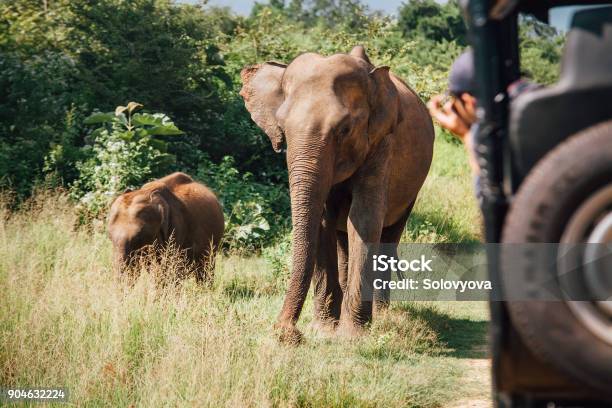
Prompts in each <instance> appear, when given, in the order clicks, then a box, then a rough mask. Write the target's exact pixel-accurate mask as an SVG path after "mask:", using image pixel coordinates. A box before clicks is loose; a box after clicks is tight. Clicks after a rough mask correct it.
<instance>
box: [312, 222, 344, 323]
mask: <svg viewBox="0 0 612 408" xmlns="http://www.w3.org/2000/svg"><path fill="white" fill-rule="evenodd" d="M312 283H313V287H314V314H315V320H314V322H313V325H314V326H315V327H316V328H317V329H333V328H334V327H335V325H336V324H337V323H338V320H339V319H340V308H341V305H342V289H341V287H340V283H339V280H338V260H337V253H336V224H335V222H334V220H332V219H330V218H329V217H325V218H324V219H323V221H322V223H321V227H320V229H319V245H318V249H317V260H316V265H315V270H314V273H313V276H312Z"/></svg>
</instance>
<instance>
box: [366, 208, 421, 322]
mask: <svg viewBox="0 0 612 408" xmlns="http://www.w3.org/2000/svg"><path fill="white" fill-rule="evenodd" d="M413 207H414V201H413V202H412V203H411V204H410V205H409V206H408V208H407V209H406V212H405V213H404V215H402V217H401V218H400V219H399V220H398V221H397V222H396V223H395V224H393V225H390V226H388V227H385V228H383V230H382V234H381V236H380V243H381V246H380V250H381V253H384V254H385V255H387V256H392V257H394V258H398V255H397V245H398V244H399V242H400V239H401V238H402V234H403V233H404V229H405V228H406V222H407V221H408V217H409V216H410V213H411V212H412V209H413ZM379 273H380V274H381V275H382V276H380V278H381V279H383V280H390V279H391V272H390V271H386V272H379ZM390 295H391V294H390V292H389V289H381V290H375V291H374V314H377V313H380V312H382V311H384V310H386V309H387V308H388V307H389V300H390Z"/></svg>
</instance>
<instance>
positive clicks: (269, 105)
mask: <svg viewBox="0 0 612 408" xmlns="http://www.w3.org/2000/svg"><path fill="white" fill-rule="evenodd" d="M285 68H287V66H286V65H284V64H280V63H278V62H265V63H263V64H258V65H253V66H250V67H247V68H245V69H243V70H242V72H241V73H240V77H241V78H242V90H240V95H241V96H242V98H243V99H244V103H245V105H246V108H247V110H248V111H249V112H250V113H251V118H252V119H253V121H254V122H255V123H257V126H259V127H260V128H261V129H262V130H263V131H264V132H266V134H267V135H268V137H269V138H270V141H271V142H272V147H273V148H274V151H276V152H280V151H281V148H282V145H283V131H282V129H281V128H280V127H279V126H278V122H277V121H276V116H275V115H276V111H277V110H278V108H279V106H280V105H281V104H282V103H283V100H284V95H283V91H282V88H281V79H282V77H283V74H284V73H285Z"/></svg>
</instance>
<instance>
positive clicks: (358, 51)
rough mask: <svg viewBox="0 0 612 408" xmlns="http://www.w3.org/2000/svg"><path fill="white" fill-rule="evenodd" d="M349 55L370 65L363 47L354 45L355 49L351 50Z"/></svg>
mask: <svg viewBox="0 0 612 408" xmlns="http://www.w3.org/2000/svg"><path fill="white" fill-rule="evenodd" d="M349 55H351V56H353V57H355V58H359V59H361V60H364V61H365V62H367V63H368V64H372V63H371V62H370V58H369V57H368V54H366V50H365V48H364V46H363V45H356V46H355V47H353V49H352V50H351V52H350V53H349Z"/></svg>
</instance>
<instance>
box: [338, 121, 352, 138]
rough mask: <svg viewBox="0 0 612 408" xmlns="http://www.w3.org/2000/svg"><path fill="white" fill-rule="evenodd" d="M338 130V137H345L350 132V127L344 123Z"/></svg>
mask: <svg viewBox="0 0 612 408" xmlns="http://www.w3.org/2000/svg"><path fill="white" fill-rule="evenodd" d="M339 129H340V130H339V132H338V135H339V136H347V135H348V134H349V133H350V131H351V126H350V124H349V123H344V124H342V125H341V126H340V128H339Z"/></svg>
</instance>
